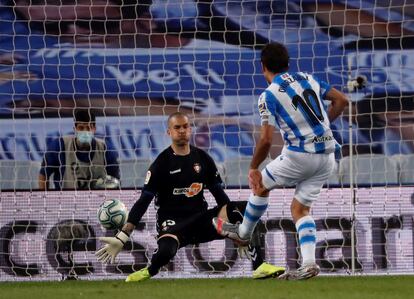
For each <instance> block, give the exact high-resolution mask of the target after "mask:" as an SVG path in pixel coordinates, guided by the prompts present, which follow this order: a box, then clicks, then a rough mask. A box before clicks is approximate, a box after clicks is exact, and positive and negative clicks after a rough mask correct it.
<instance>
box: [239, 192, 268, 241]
mask: <svg viewBox="0 0 414 299" xmlns="http://www.w3.org/2000/svg"><path fill="white" fill-rule="evenodd" d="M268 202H269V197H260V196H256V195H253V194H250V198H249V201H248V203H247V206H246V211H245V212H244V217H243V223H242V224H240V226H239V235H240V237H241V238H243V239H245V238H249V237H250V236H251V235H252V233H253V230H254V228H255V226H256V224H257V222H258V221H259V219H260V217H261V216H262V215H263V214H264V213H265V211H266V209H267V204H268Z"/></svg>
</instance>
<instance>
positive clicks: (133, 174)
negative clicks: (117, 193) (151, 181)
mask: <svg viewBox="0 0 414 299" xmlns="http://www.w3.org/2000/svg"><path fill="white" fill-rule="evenodd" d="M150 165H151V160H148V159H143V160H121V161H120V163H119V168H120V171H121V186H122V188H142V186H143V185H144V181H145V176H146V174H147V170H148V168H149V166H150Z"/></svg>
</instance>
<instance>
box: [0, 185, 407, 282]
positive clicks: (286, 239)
mask: <svg viewBox="0 0 414 299" xmlns="http://www.w3.org/2000/svg"><path fill="white" fill-rule="evenodd" d="M227 192H228V194H229V196H230V198H232V199H233V200H247V198H248V196H249V190H227ZM139 194H140V191H132V190H128V191H93V192H90V191H83V192H47V193H44V192H32V193H29V192H16V193H12V192H2V193H0V280H1V281H9V280H32V279H34V280H59V279H62V278H64V277H66V276H68V274H69V272H71V271H72V272H73V271H75V272H76V274H77V275H78V277H79V278H80V279H103V278H105V279H106V278H108V279H109V278H110V279H114V278H123V277H125V276H126V275H127V274H128V273H130V272H131V271H133V270H138V269H140V268H142V267H144V266H145V265H146V263H147V261H148V258H150V257H151V255H152V253H153V251H154V249H155V248H156V241H155V236H156V231H155V209H154V207H153V205H151V206H150V208H149V210H148V211H147V213H146V214H145V215H144V217H143V219H142V221H141V222H142V224H141V225H140V226H139V227H138V228H137V230H136V231H135V232H134V234H133V235H132V242H133V244H127V246H126V248H125V250H124V251H123V252H122V253H121V254H120V255H119V259H118V264H117V265H116V266H104V265H102V264H100V263H99V262H97V260H96V258H95V256H94V251H95V250H96V248H98V247H100V246H101V244H100V243H99V242H98V241H96V238H97V237H99V236H104V235H105V234H106V235H112V234H113V232H106V231H105V230H104V229H102V228H101V227H100V225H99V224H98V221H97V216H96V212H97V208H98V206H99V204H100V203H101V202H103V201H104V200H106V199H110V198H118V199H120V200H122V201H123V202H124V203H125V204H126V205H127V206H128V208H129V209H130V208H131V207H132V205H133V203H134V202H135V200H137V199H138V197H139ZM292 197H293V190H291V189H286V190H276V191H273V192H272V193H271V201H270V205H269V209H268V210H267V212H266V214H265V215H264V216H263V217H262V220H263V223H264V226H263V227H262V228H261V229H262V232H263V233H264V235H263V236H264V241H265V242H264V244H265V246H264V251H265V257H266V260H267V261H268V262H271V263H274V264H278V265H287V266H289V267H291V268H295V267H297V261H298V249H297V243H296V237H295V229H294V225H293V223H292V221H291V216H290V201H291V198H292ZM413 198H414V188H413V187H407V188H399V187H395V188H382V187H378V188H369V189H359V190H356V210H355V212H356V213H355V217H356V219H355V220H356V241H357V242H356V248H355V256H356V261H355V262H356V267H357V271H359V272H361V273H364V274H374V273H393V274H399V273H414V260H413V256H414V254H413V253H414V249H413V215H414V207H413ZM208 201H209V203H210V206H213V202H214V201H213V200H212V199H211V198H210V195H208ZM312 214H313V217H314V218H315V221H316V223H317V228H318V233H317V252H316V254H317V262H318V263H319V265H320V266H321V268H322V273H324V274H330V273H333V274H345V273H347V272H348V271H349V269H350V267H351V247H350V246H351V235H350V227H351V218H352V217H351V193H350V190H349V189H329V190H323V192H322V194H321V196H320V199H319V200H318V202H316V203H315V205H314V207H313V209H312ZM131 248H132V249H133V250H132V251H131ZM251 271H252V266H251V263H250V262H249V261H247V260H240V259H239V258H238V257H237V253H236V250H235V249H234V246H233V244H232V242H231V241H229V240H227V241H225V240H217V241H213V242H211V243H209V244H201V245H200V246H199V247H188V248H185V249H180V250H179V251H178V254H177V256H176V258H175V259H174V260H173V262H172V263H171V264H169V266H168V267H167V268H166V269H165V270H164V271H161V273H160V274H159V276H157V277H224V276H225V277H243V276H250V275H251Z"/></svg>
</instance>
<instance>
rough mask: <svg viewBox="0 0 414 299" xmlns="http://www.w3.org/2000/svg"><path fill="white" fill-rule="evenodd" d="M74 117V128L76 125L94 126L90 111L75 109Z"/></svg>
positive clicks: (92, 115) (93, 117)
mask: <svg viewBox="0 0 414 299" xmlns="http://www.w3.org/2000/svg"><path fill="white" fill-rule="evenodd" d="M74 115H75V126H76V124H77V123H92V124H94V125H95V114H94V113H93V112H92V111H91V110H90V109H77V110H76V111H75V113H74Z"/></svg>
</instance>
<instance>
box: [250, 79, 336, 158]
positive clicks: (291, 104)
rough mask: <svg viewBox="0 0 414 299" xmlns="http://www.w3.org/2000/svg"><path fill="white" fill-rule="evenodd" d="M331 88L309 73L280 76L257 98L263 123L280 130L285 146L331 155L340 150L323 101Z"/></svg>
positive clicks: (294, 149) (301, 150) (299, 150)
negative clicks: (337, 149)
mask: <svg viewBox="0 0 414 299" xmlns="http://www.w3.org/2000/svg"><path fill="white" fill-rule="evenodd" d="M330 89H331V87H330V85H329V84H328V83H326V82H323V81H320V80H318V79H317V78H316V77H314V76H313V75H311V74H307V73H303V72H298V73H289V72H287V73H282V74H279V75H278V76H276V77H275V78H274V79H273V82H272V83H271V84H270V85H269V87H268V88H267V89H266V90H265V91H264V92H263V93H262V94H261V95H260V97H259V101H258V106H259V113H260V117H261V120H262V124H263V123H268V124H270V125H273V126H275V127H278V128H279V129H280V132H281V134H282V136H283V138H284V140H285V147H287V148H288V149H290V150H293V151H298V152H307V153H332V152H334V151H335V148H336V147H339V145H338V143H337V142H336V140H335V138H334V137H333V135H332V131H331V129H330V122H329V119H328V114H327V107H326V105H325V103H324V102H323V99H324V98H325V95H326V93H327V92H328V91H329V90H330Z"/></svg>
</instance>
